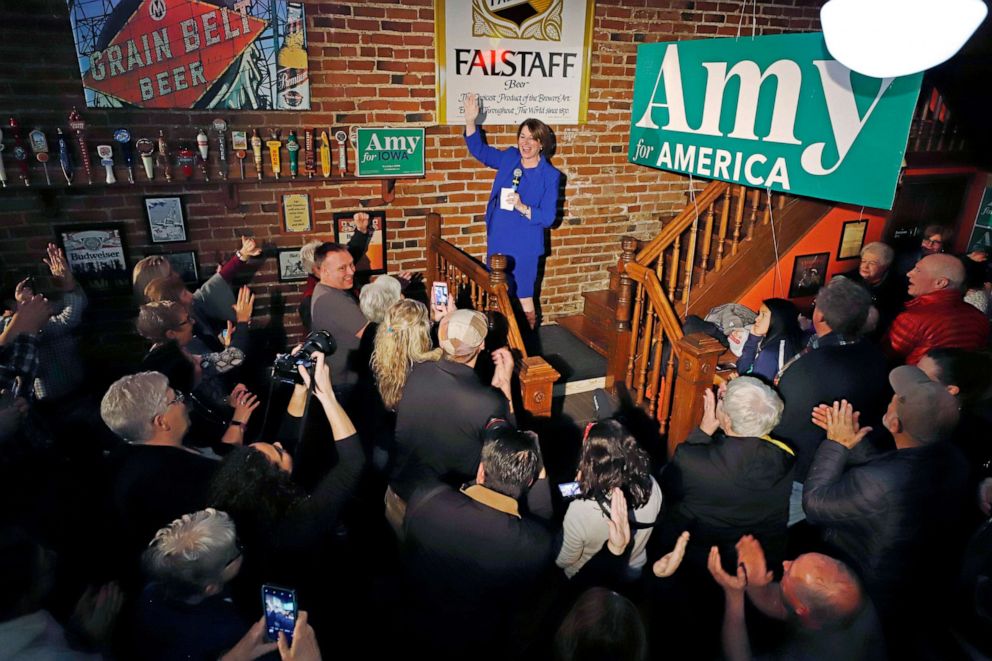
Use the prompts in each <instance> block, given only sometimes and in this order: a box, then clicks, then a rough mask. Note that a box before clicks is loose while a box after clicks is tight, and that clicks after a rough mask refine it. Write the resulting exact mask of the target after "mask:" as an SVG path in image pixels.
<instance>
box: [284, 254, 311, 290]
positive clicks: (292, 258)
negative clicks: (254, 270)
mask: <svg viewBox="0 0 992 661" xmlns="http://www.w3.org/2000/svg"><path fill="white" fill-rule="evenodd" d="M306 279H307V272H306V270H305V269H304V268H303V260H301V259H300V249H299V248H280V249H279V282H301V281H303V280H306Z"/></svg>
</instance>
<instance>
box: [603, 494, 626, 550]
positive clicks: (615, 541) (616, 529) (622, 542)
mask: <svg viewBox="0 0 992 661" xmlns="http://www.w3.org/2000/svg"><path fill="white" fill-rule="evenodd" d="M607 525H608V526H609V527H610V537H609V540H608V541H607V542H606V545H607V547H608V548H609V549H610V553H612V554H613V555H622V554H623V552H624V550H625V549H626V548H627V544H629V543H630V519H628V518H627V498H626V497H625V496H624V495H623V491H622V490H621V489H616V488H614V489H613V493H612V494H610V520H609V521H607Z"/></svg>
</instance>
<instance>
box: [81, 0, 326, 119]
mask: <svg viewBox="0 0 992 661" xmlns="http://www.w3.org/2000/svg"><path fill="white" fill-rule="evenodd" d="M67 2H68V4H69V10H70V11H69V13H70V19H71V21H72V31H73V36H74V38H75V41H76V54H77V58H78V61H79V70H80V74H81V75H82V81H83V88H84V92H85V96H86V105H87V106H89V107H91V108H92V107H99V108H121V107H140V108H230V109H244V110H307V109H309V107H310V87H309V77H308V69H309V67H308V59H307V52H306V21H305V17H304V5H303V3H302V2H287V0H271V1H268V2H252V1H251V0H235V1H234V2H222V1H220V0H100V1H98V2H92V1H86V2H83V1H81V0H67Z"/></svg>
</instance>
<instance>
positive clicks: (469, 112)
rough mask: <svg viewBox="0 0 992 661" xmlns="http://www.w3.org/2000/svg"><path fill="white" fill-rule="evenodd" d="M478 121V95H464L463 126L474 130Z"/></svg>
mask: <svg viewBox="0 0 992 661" xmlns="http://www.w3.org/2000/svg"><path fill="white" fill-rule="evenodd" d="M478 119H479V95H478V94H475V93H472V94H466V95H465V126H471V127H472V128H475V122H476V120H478Z"/></svg>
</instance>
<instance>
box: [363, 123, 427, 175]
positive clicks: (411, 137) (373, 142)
mask: <svg viewBox="0 0 992 661" xmlns="http://www.w3.org/2000/svg"><path fill="white" fill-rule="evenodd" d="M357 144H358V158H357V159H356V161H355V163H356V167H357V175H358V176H359V177H384V176H385V177H404V176H407V177H422V176H424V129H422V128H421V129H386V128H381V129H365V128H360V129H358V143H357Z"/></svg>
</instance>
